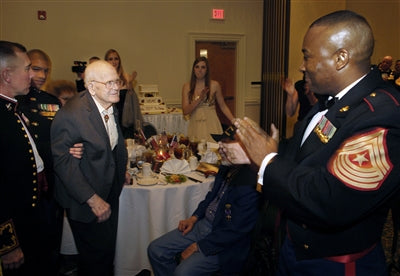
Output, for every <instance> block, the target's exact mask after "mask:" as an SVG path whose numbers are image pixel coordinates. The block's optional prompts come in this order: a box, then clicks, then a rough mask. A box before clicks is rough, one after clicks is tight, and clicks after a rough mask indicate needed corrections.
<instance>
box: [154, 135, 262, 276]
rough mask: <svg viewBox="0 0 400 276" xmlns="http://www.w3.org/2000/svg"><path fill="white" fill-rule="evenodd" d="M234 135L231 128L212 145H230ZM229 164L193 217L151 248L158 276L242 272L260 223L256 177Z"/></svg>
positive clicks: (243, 167)
mask: <svg viewBox="0 0 400 276" xmlns="http://www.w3.org/2000/svg"><path fill="white" fill-rule="evenodd" d="M234 133H235V132H234V130H233V128H231V132H229V131H226V132H224V134H222V135H219V136H218V137H217V136H216V137H214V139H216V140H220V139H223V141H224V142H228V141H227V140H230V141H229V142H232V140H234ZM225 160H226V158H225V157H224V156H223V162H222V165H221V166H220V168H219V171H218V174H217V175H216V178H215V182H214V185H213V188H212V190H211V191H210V192H209V193H208V194H207V196H206V198H205V199H204V200H203V201H202V202H200V203H199V205H198V207H197V209H196V210H195V211H194V213H193V215H192V216H191V217H190V218H188V219H185V220H181V221H180V222H179V225H178V228H177V229H175V230H173V231H171V232H169V233H167V234H165V235H163V236H161V237H160V238H158V239H156V240H154V241H153V242H151V243H150V245H149V247H148V255H149V260H150V263H151V265H152V267H153V271H154V273H155V275H172V274H174V275H200V274H202V273H212V272H215V271H220V272H221V273H222V274H230V275H231V274H235V273H239V272H240V271H241V269H242V267H243V264H244V262H245V260H246V257H247V254H248V252H249V249H250V232H251V230H252V229H253V228H254V225H255V223H256V220H257V217H258V206H259V198H260V197H259V193H258V192H257V191H256V182H257V174H256V173H255V171H254V170H253V169H252V168H251V167H250V165H240V166H232V165H231V164H230V163H228V162H227V161H225ZM180 252H181V254H180V256H179V259H180V260H178V261H177V259H176V258H175V257H176V256H177V254H179V253H180ZM179 261H180V262H179ZM178 262H179V264H178Z"/></svg>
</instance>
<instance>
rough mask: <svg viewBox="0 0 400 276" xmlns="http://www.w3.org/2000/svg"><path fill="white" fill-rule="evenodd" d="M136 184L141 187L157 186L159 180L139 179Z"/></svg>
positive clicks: (151, 178)
mask: <svg viewBox="0 0 400 276" xmlns="http://www.w3.org/2000/svg"><path fill="white" fill-rule="evenodd" d="M136 183H137V184H138V185H141V186H152V185H157V183H158V179H157V178H155V177H146V178H138V179H137V181H136Z"/></svg>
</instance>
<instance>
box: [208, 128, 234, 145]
mask: <svg viewBox="0 0 400 276" xmlns="http://www.w3.org/2000/svg"><path fill="white" fill-rule="evenodd" d="M235 134H236V127H235V126H233V125H231V126H230V127H228V128H227V129H225V131H224V132H223V133H222V134H211V136H212V138H213V139H214V140H215V141H217V142H219V141H224V140H230V141H234V140H235Z"/></svg>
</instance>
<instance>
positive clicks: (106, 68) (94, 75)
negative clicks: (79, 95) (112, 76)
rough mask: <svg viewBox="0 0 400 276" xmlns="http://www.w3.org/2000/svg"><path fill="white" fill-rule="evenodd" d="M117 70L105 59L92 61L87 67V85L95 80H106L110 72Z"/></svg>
mask: <svg viewBox="0 0 400 276" xmlns="http://www.w3.org/2000/svg"><path fill="white" fill-rule="evenodd" d="M110 71H112V72H116V70H115V68H114V67H113V66H112V65H111V64H110V63H108V62H107V61H105V60H96V61H94V62H92V63H90V64H89V65H88V66H87V67H86V69H85V84H86V87H87V85H88V84H89V83H90V82H91V81H93V80H103V81H104V80H105V79H107V76H108V74H109V73H110Z"/></svg>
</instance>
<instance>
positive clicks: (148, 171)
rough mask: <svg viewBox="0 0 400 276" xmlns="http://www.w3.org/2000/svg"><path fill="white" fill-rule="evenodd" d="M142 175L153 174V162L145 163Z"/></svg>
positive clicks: (148, 175)
mask: <svg viewBox="0 0 400 276" xmlns="http://www.w3.org/2000/svg"><path fill="white" fill-rule="evenodd" d="M142 175H143V177H150V176H151V164H150V163H149V162H145V163H143V167H142Z"/></svg>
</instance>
